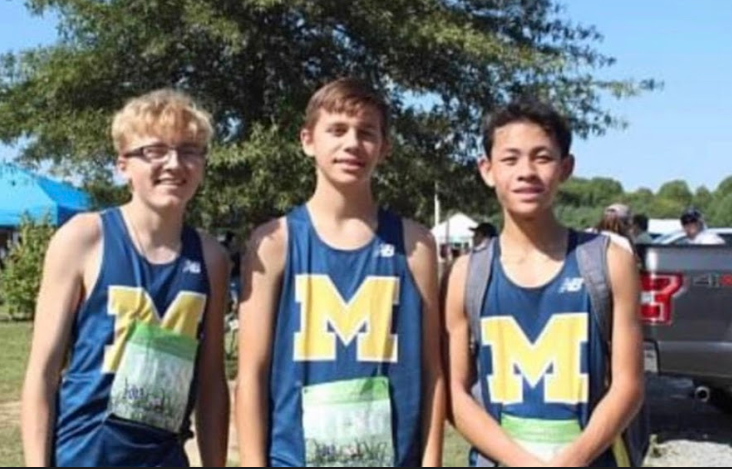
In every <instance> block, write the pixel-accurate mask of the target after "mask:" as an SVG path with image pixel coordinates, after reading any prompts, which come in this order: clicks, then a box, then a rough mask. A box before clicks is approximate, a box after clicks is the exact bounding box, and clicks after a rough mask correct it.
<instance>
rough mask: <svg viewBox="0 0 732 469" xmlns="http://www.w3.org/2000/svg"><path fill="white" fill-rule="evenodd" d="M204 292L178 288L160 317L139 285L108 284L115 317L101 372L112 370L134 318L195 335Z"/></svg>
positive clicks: (110, 302)
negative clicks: (110, 341) (110, 340)
mask: <svg viewBox="0 0 732 469" xmlns="http://www.w3.org/2000/svg"><path fill="white" fill-rule="evenodd" d="M206 300H207V297H206V295H201V294H200V293H194V292H188V291H181V292H179V293H178V296H177V297H176V298H175V301H173V303H172V304H171V305H170V307H169V308H168V311H166V313H165V315H164V316H163V320H162V321H161V320H160V319H159V318H160V314H158V311H157V308H156V307H155V303H153V301H152V299H151V298H150V295H149V294H148V293H147V291H145V289H143V288H131V287H110V288H109V305H108V312H109V314H110V315H111V316H114V317H115V318H116V320H115V324H114V343H113V344H112V345H111V346H108V347H107V349H106V350H105V353H104V368H103V370H102V371H103V372H104V373H115V372H116V371H117V369H118V368H119V364H120V361H121V360H122V354H123V352H124V346H125V338H126V337H127V332H128V331H129V329H130V326H131V325H132V323H133V322H134V321H140V322H143V323H145V324H153V325H157V326H160V327H162V328H164V329H166V330H168V331H171V332H175V333H176V334H180V335H183V336H186V337H190V338H191V339H196V337H197V333H198V325H199V323H200V321H201V318H203V313H204V312H205V310H206Z"/></svg>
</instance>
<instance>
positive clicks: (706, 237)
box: [681, 208, 725, 246]
mask: <svg viewBox="0 0 732 469" xmlns="http://www.w3.org/2000/svg"><path fill="white" fill-rule="evenodd" d="M681 225H682V226H683V227H684V231H686V237H687V239H688V244H701V245H708V246H713V245H723V244H725V242H724V239H722V238H721V237H720V236H718V235H716V234H714V233H712V232H711V231H709V230H708V229H707V224H706V222H705V221H704V216H703V215H702V213H701V212H700V211H699V210H697V209H695V208H689V209H688V210H686V211H685V212H684V213H683V214H681Z"/></svg>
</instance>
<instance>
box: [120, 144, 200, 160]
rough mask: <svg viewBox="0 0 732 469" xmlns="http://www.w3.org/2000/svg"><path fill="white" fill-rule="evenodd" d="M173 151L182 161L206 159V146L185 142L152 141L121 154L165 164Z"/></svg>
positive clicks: (126, 156)
mask: <svg viewBox="0 0 732 469" xmlns="http://www.w3.org/2000/svg"><path fill="white" fill-rule="evenodd" d="M173 152H175V154H176V155H178V158H179V159H180V160H181V161H182V162H184V163H201V162H203V161H205V160H206V156H207V155H208V148H206V147H202V146H198V145H192V144H186V145H180V146H175V147H174V146H170V145H166V144H164V143H154V144H152V145H145V146H142V147H140V148H136V149H134V150H131V151H128V152H127V153H124V154H123V155H122V156H124V157H125V158H141V159H143V160H145V161H147V162H148V163H151V164H156V165H157V164H165V163H167V162H168V161H170V155H172V154H173Z"/></svg>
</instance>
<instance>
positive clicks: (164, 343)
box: [109, 322, 198, 433]
mask: <svg viewBox="0 0 732 469" xmlns="http://www.w3.org/2000/svg"><path fill="white" fill-rule="evenodd" d="M197 349H198V342H197V341H196V340H194V339H191V338H189V337H186V336H182V335H179V334H176V333H173V332H170V331H167V330H165V329H163V328H161V327H158V326H154V325H147V324H143V323H141V322H136V323H135V324H133V326H132V328H131V330H130V333H129V336H128V339H127V343H126V345H125V351H124V355H123V357H122V361H121V363H120V367H119V369H118V371H117V374H116V375H115V378H114V383H113V384H112V394H111V398H110V403H109V412H110V413H111V414H113V415H115V416H117V417H120V418H123V419H126V420H130V421H132V422H135V423H140V424H144V425H149V426H151V427H155V428H159V429H163V430H167V431H169V432H172V433H179V432H180V430H181V426H182V425H183V420H184V419H185V416H186V413H187V410H188V399H189V395H190V389H191V383H192V381H193V371H194V367H195V361H196V352H197Z"/></svg>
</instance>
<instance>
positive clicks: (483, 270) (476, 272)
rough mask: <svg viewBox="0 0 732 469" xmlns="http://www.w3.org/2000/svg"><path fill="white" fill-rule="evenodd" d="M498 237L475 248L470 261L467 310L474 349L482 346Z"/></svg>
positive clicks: (466, 290) (467, 283)
mask: <svg viewBox="0 0 732 469" xmlns="http://www.w3.org/2000/svg"><path fill="white" fill-rule="evenodd" d="M495 252H496V239H495V238H493V239H491V240H490V241H489V242H488V243H486V244H484V245H483V246H479V247H477V248H475V249H473V252H471V254H470V262H469V263H468V278H467V281H466V282H465V310H466V313H467V314H468V320H469V321H470V337H471V345H472V347H474V349H473V350H474V351H477V350H478V349H479V348H480V343H479V342H480V316H481V313H482V312H483V304H484V303H485V297H486V294H487V293H488V283H489V282H490V280H491V274H492V271H493V258H494V257H495Z"/></svg>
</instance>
